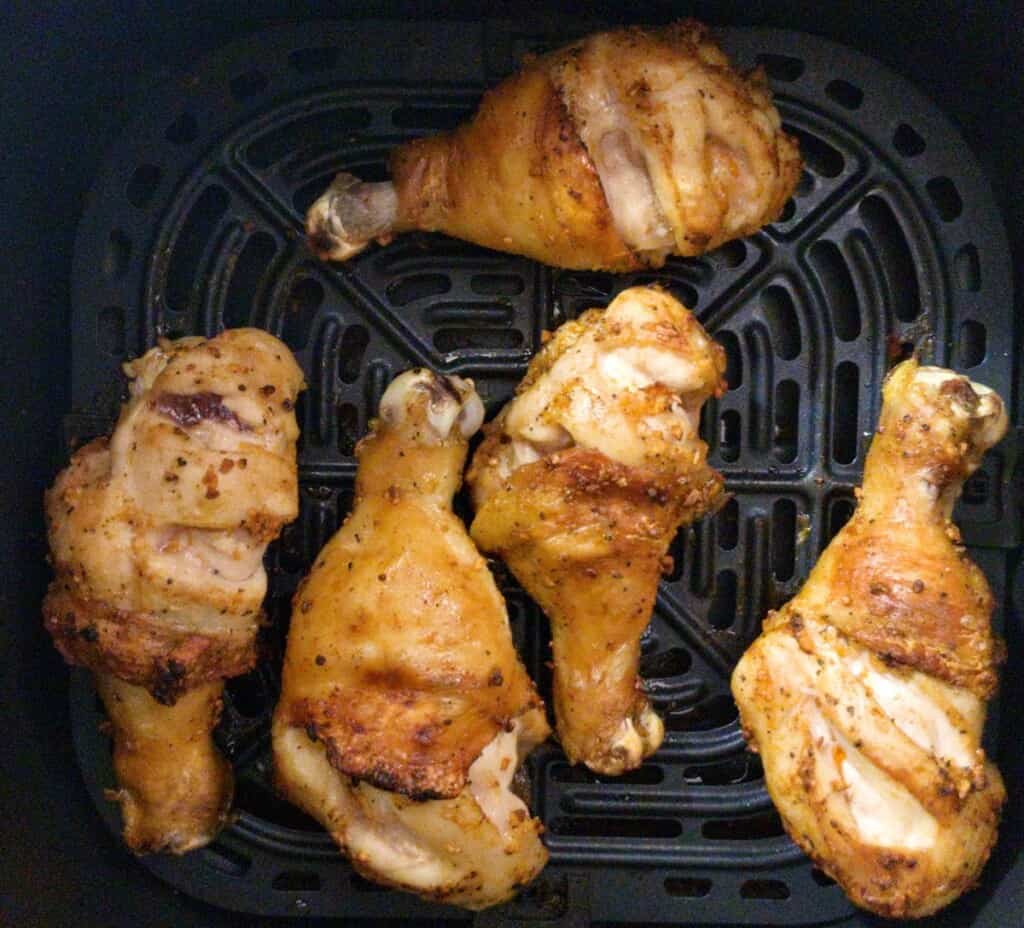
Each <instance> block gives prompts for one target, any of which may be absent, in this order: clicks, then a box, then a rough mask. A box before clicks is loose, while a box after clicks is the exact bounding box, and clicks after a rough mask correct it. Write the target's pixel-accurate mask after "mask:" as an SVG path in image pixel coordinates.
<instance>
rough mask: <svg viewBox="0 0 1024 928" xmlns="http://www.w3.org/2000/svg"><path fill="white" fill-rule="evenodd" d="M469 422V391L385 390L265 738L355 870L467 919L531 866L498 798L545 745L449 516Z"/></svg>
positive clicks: (423, 380)
mask: <svg viewBox="0 0 1024 928" xmlns="http://www.w3.org/2000/svg"><path fill="white" fill-rule="evenodd" d="M482 419H483V404H482V403H481V401H480V398H479V397H478V396H477V394H476V392H475V391H474V389H473V386H472V383H471V382H469V381H464V380H461V379H460V378H457V377H442V376H440V375H437V374H434V373H432V372H430V371H427V370H416V371H410V372H407V373H406V374H403V375H401V376H400V377H399V378H397V379H396V380H395V381H394V382H393V383H392V384H391V385H390V386H389V387H388V389H387V391H386V392H385V394H384V397H383V398H382V400H381V408H380V417H379V419H378V420H376V422H375V423H374V424H373V426H372V429H371V432H370V434H369V435H368V436H367V437H366V438H365V439H363V441H362V442H360V444H359V446H358V448H357V449H356V455H357V458H358V461H359V469H358V472H357V478H356V498H355V503H354V507H353V510H352V513H351V514H350V515H349V517H348V518H347V519H346V520H345V523H344V525H343V526H342V528H341V529H340V530H339V531H338V533H337V534H336V535H335V536H334V538H332V539H331V541H330V542H328V544H327V546H326V547H325V548H324V550H323V551H322V552H321V553H320V555H319V557H318V558H317V561H316V563H315V565H314V566H313V569H312V570H311V572H310V574H309V576H308V577H307V578H306V580H305V581H304V582H303V584H302V586H301V587H300V589H299V591H298V592H297V593H296V596H295V600H294V611H293V616H292V624H291V628H290V631H289V636H288V647H287V654H286V656H285V664H284V672H283V680H282V694H281V700H280V702H279V704H278V707H277V710H276V712H275V716H274V728H273V744H274V764H275V772H276V781H277V784H278V787H279V789H280V790H281V791H282V792H283V793H284V795H286V796H287V797H288V798H289V799H291V800H292V801H293V802H295V803H296V804H297V805H299V806H300V807H302V808H303V809H305V810H306V811H307V812H309V813H310V814H311V815H313V816H314V817H315V818H317V819H318V820H319V821H321V822H322V823H323V824H324V826H325V827H326V828H327V829H328V830H329V831H330V832H331V834H332V836H333V837H334V838H335V840H336V841H337V842H338V844H339V845H340V846H341V847H342V849H343V850H344V851H345V852H346V854H348V856H349V857H350V859H351V860H352V862H353V865H354V866H355V867H356V869H357V870H358V871H359V872H360V873H362V874H363V875H364V876H366V877H368V878H370V879H373V880H376V881H378V882H382V883H385V884H387V885H390V886H394V887H397V888H399V889H405V890H408V891H412V892H416V893H418V894H420V895H423V896H426V897H428V898H431V899H437V900H440V901H444V902H449V903H452V904H456V905H461V906H465V907H467V908H473V909H478V908H483V907H485V906H488V905H493V904H495V903H497V902H501V901H502V900H504V899H506V898H508V897H509V896H511V895H512V894H513V893H514V892H516V891H517V890H518V889H519V888H521V887H522V886H524V885H525V884H526V883H528V882H529V881H530V880H531V879H532V878H533V877H534V876H535V875H536V874H537V873H538V872H539V871H540V869H541V867H543V865H544V863H545V861H546V860H547V853H546V851H545V850H544V847H543V845H542V844H541V842H540V839H539V831H540V823H539V822H538V821H537V820H536V819H532V818H531V817H530V815H529V811H528V810H527V808H526V806H525V805H524V804H523V802H522V801H521V800H520V799H518V798H517V797H516V796H515V794H514V793H513V792H512V791H511V790H510V784H511V780H512V777H513V775H514V774H515V772H516V770H517V769H518V768H519V766H520V763H521V761H522V759H523V758H524V757H525V755H526V754H528V753H529V751H530V750H531V749H532V748H533V747H534V746H535V745H536V744H538V743H539V742H541V741H543V740H544V738H546V737H547V735H548V731H549V729H548V725H547V721H546V719H545V716H544V707H543V703H542V702H541V700H540V698H539V697H538V696H537V693H536V691H535V689H534V686H533V683H532V682H531V680H530V679H529V677H528V676H527V673H526V670H525V668H524V667H523V665H522V663H521V662H520V660H519V657H518V655H517V653H516V650H515V647H514V645H513V642H512V635H511V631H510V628H509V624H508V616H507V614H506V611H505V604H504V601H503V600H502V597H501V594H500V593H499V592H498V589H497V587H496V586H495V583H494V580H493V578H492V576H491V573H490V571H489V569H488V567H487V564H486V562H485V560H484V559H483V558H482V557H481V556H480V553H479V552H478V551H477V550H476V548H475V547H474V546H473V543H472V542H471V541H470V539H469V536H468V534H467V532H466V529H465V526H464V525H463V524H462V522H461V521H460V520H459V519H458V517H457V516H456V515H455V514H454V513H453V512H452V510H451V504H452V497H453V495H454V493H455V492H456V491H457V489H458V488H459V485H460V483H461V478H462V467H463V464H464V462H465V458H466V453H467V447H468V441H467V440H468V437H469V436H470V435H472V434H473V433H474V432H476V430H477V429H478V428H479V427H480V423H481V421H482Z"/></svg>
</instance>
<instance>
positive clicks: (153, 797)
mask: <svg viewBox="0 0 1024 928" xmlns="http://www.w3.org/2000/svg"><path fill="white" fill-rule="evenodd" d="M126 372H127V373H128V375H129V377H131V378H132V384H131V397H130V399H129V401H128V402H127V403H126V404H125V406H124V408H123V409H122V412H121V416H120V419H119V421H118V424H117V427H116V428H115V430H114V433H113V435H112V436H111V437H110V438H109V439H98V440H96V441H93V442H91V443H89V444H88V445H86V446H84V447H83V448H81V449H79V450H78V451H77V452H76V453H75V455H74V456H73V457H72V459H71V463H70V464H69V466H68V467H67V468H66V469H65V470H64V471H63V472H62V473H61V474H60V475H59V476H58V477H57V479H56V481H55V482H54V485H53V487H52V489H51V490H50V491H49V492H48V493H47V495H46V514H47V523H48V530H49V541H50V550H51V553H52V561H53V568H54V574H55V577H54V580H53V582H52V583H51V585H50V588H49V590H48V592H47V595H46V598H45V600H44V602H43V616H44V620H45V624H46V628H47V630H48V631H49V632H50V634H51V635H52V636H53V640H54V643H55V644H56V646H57V647H58V649H59V650H60V651H61V653H62V654H63V655H64V657H65V659H66V660H68V661H69V662H70V663H74V664H80V665H83V666H85V667H88V668H90V669H91V670H93V671H94V672H95V673H96V675H97V682H98V685H99V690H100V695H101V696H102V697H103V699H104V703H105V705H106V706H107V711H108V713H109V715H110V717H111V721H112V729H113V733H114V740H115V768H116V771H117V774H118V781H119V786H120V789H119V791H118V792H117V798H118V799H119V800H120V801H121V804H122V809H123V811H124V817H125V825H126V828H125V839H126V841H127V842H128V844H129V846H131V847H132V848H133V850H136V851H139V852H141V851H154V850H162V849H168V850H172V851H176V852H183V851H186V850H190V849H191V848H193V847H196V846H198V845H200V844H203V843H205V842H206V841H208V840H210V839H211V838H212V837H213V835H214V834H215V833H216V831H217V828H218V827H219V825H220V822H221V821H222V818H223V814H224V812H225V811H226V808H227V805H228V804H229V802H230V797H231V777H230V771H229V770H227V769H226V765H225V764H224V762H223V761H222V760H221V759H220V758H219V757H218V756H217V755H216V751H215V749H214V747H213V743H212V740H211V732H212V729H213V726H214V724H215V723H216V719H217V716H218V714H219V707H220V694H221V690H222V688H223V681H224V679H226V678H228V677H231V676H234V675H236V674H240V673H243V672H245V671H246V670H248V669H249V668H250V667H251V666H252V664H253V662H254V661H255V656H256V650H255V640H256V632H257V628H258V626H259V624H260V622H261V620H262V611H261V609H262V602H263V597H264V594H265V592H266V585H267V578H266V573H265V571H264V569H263V554H264V551H265V550H266V546H267V543H268V542H269V541H270V540H272V539H273V538H274V537H276V536H277V534H278V533H279V532H280V530H281V527H282V526H283V525H284V524H285V523H287V522H289V521H291V520H292V519H294V518H295V516H296V513H297V507H298V491H297V472H296V464H295V442H296V438H297V436H298V427H297V425H296V422H295V415H294V412H293V407H294V403H295V398H296V395H297V394H298V392H299V390H300V389H301V387H302V373H301V371H300V370H299V368H298V366H297V365H296V363H295V360H294V359H293V358H292V356H291V353H290V352H289V350H288V349H287V348H286V347H285V346H284V345H283V344H282V343H281V342H280V341H278V340H277V339H276V338H274V337H273V336H271V335H268V334H267V333H265V332H261V331H258V330H255V329H236V330H230V331H227V332H224V333H222V334H221V335H219V336H217V337H216V338H213V339H209V340H206V339H202V338H185V339H180V340H178V341H175V342H163V343H161V345H160V346H159V347H157V348H154V349H152V350H151V351H149V352H148V353H147V354H145V355H144V356H143V357H141V358H139V359H137V360H136V361H133V362H131V363H130V364H128V365H126ZM182 700H185V702H184V703H182Z"/></svg>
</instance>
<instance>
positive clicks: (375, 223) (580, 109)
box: [306, 20, 801, 271]
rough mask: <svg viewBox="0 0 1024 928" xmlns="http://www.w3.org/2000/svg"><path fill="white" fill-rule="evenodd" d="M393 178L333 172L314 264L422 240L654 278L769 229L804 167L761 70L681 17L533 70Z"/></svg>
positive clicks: (607, 37)
mask: <svg viewBox="0 0 1024 928" xmlns="http://www.w3.org/2000/svg"><path fill="white" fill-rule="evenodd" d="M390 169H391V176H392V181H391V182H385V183H363V182H360V181H359V180H358V178H355V177H353V176H352V175H351V174H344V173H343V174H339V175H338V176H337V178H336V179H335V181H334V183H333V184H332V185H331V187H330V188H329V189H328V190H327V192H326V193H325V194H324V195H323V196H321V197H320V199H318V200H317V201H316V202H315V203H314V204H313V206H312V207H311V208H310V210H309V213H308V214H307V217H306V231H307V234H308V238H309V243H310V247H311V248H312V250H313V251H314V252H315V253H316V254H317V255H319V256H320V257H321V258H324V259H327V258H330V259H333V260H336V261H344V260H347V259H348V258H350V257H352V256H353V255H355V254H358V253H359V252H360V251H362V250H363V248H365V247H366V245H367V244H368V243H369V242H371V241H373V240H374V239H377V240H378V241H387V240H388V239H390V237H391V236H392V235H394V234H395V233H399V232H405V231H409V230H412V229H425V230H430V231H440V232H445V233H447V234H449V235H453V236H455V237H457V238H462V239H466V240H468V241H471V242H476V243H477V244H480V245H485V246H487V247H489V248H495V249H498V250H500V251H510V252H513V253H516V254H522V255H527V256H528V257H531V258H535V259H537V260H538V261H543V262H545V263H547V264H553V265H557V266H559V267H567V268H584V269H587V268H589V269H606V270H612V271H627V270H633V269H636V268H639V267H643V266H650V267H660V266H661V265H662V264H663V263H664V261H665V258H666V257H667V256H668V255H671V254H676V255H698V254H702V253H703V252H705V251H709V250H711V249H712V248H716V247H718V246H719V245H721V244H722V243H723V242H727V241H729V240H730V239H734V238H739V237H741V236H744V235H749V234H751V233H753V232H756V231H757V230H758V229H759V228H761V226H763V225H765V224H766V223H769V222H771V221H773V220H774V219H775V218H776V217H777V216H778V215H779V213H780V212H781V210H782V208H783V206H784V205H785V203H786V200H787V199H788V198H789V196H790V195H791V194H792V192H793V189H794V187H795V186H796V182H797V180H798V179H799V177H800V170H801V162H800V156H799V152H798V150H797V145H796V142H795V140H794V139H793V138H792V137H790V136H788V135H786V134H785V133H784V132H783V131H782V129H781V124H780V120H779V114H778V112H777V110H776V109H775V107H774V106H773V105H772V102H771V95H770V93H769V91H768V86H767V82H766V81H765V78H764V75H763V73H762V72H761V71H760V70H756V71H753V72H751V73H749V74H747V75H739V74H737V73H736V72H735V71H733V70H732V69H731V67H730V65H729V61H728V59H727V58H726V56H725V55H724V54H723V53H722V51H721V49H720V48H719V47H718V46H717V45H716V44H715V42H714V41H713V40H712V38H711V37H710V35H709V34H708V31H707V29H706V28H705V27H704V26H702V25H701V24H700V23H697V22H694V21H693V20H686V21H683V22H679V23H676V24H674V25H671V26H667V27H664V28H661V29H650V30H645V29H639V28H635V27H634V28H630V29H621V30H616V31H613V32H603V33H599V34H597V35H592V36H590V37H588V38H585V39H583V40H581V41H578V42H575V43H573V44H572V45H569V46H567V47H565V48H562V49H559V50H557V51H554V52H552V53H550V54H548V55H545V56H543V57H541V58H537V59H533V60H531V61H528V62H527V63H526V65H525V66H524V67H523V69H522V70H521V71H520V72H519V73H518V74H516V75H514V76H513V77H510V78H509V79H508V80H506V81H505V82H504V83H502V84H500V85H499V86H498V87H496V88H494V89H493V90H491V91H490V92H489V93H487V94H486V95H485V96H484V98H483V101H482V103H481V104H480V108H479V110H478V111H477V113H476V115H475V116H474V118H473V119H472V120H471V121H470V122H468V123H466V124H464V125H462V126H460V127H459V128H458V129H456V130H455V131H454V132H451V133H445V134H443V135H439V136H434V137H432V138H425V139H418V140H416V141H413V142H409V143H407V144H405V145H402V146H400V147H398V148H396V149H395V150H394V151H393V152H392V154H391V161H390Z"/></svg>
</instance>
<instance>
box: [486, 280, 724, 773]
mask: <svg viewBox="0 0 1024 928" xmlns="http://www.w3.org/2000/svg"><path fill="white" fill-rule="evenodd" d="M724 367H725V361H724V353H723V352H722V349H721V348H720V347H719V346H717V345H716V344H715V343H714V342H712V341H711V339H710V338H708V336H707V334H706V333H705V332H704V330H703V329H702V328H701V326H700V324H699V323H698V322H697V321H696V319H694V317H693V316H692V314H691V313H690V312H689V311H688V310H687V309H686V308H685V307H684V306H683V305H682V304H681V303H679V302H678V301H677V300H675V299H674V298H673V297H672V296H670V295H669V294H668V293H665V292H664V291H662V290H659V289H656V288H652V287H637V288H632V289H629V290H626V291H624V292H623V293H621V294H620V295H619V296H618V297H617V298H616V299H615V300H614V301H613V302H612V304H611V305H610V306H609V307H608V308H607V309H606V310H599V309H594V310H590V311H589V312H587V313H585V314H584V315H583V316H581V317H580V319H579V320H577V321H575V322H569V323H567V324H566V325H564V326H562V327H561V328H560V329H559V330H558V331H557V332H556V333H555V335H554V336H553V337H552V338H551V339H550V341H548V343H547V344H546V346H545V347H544V349H543V350H542V351H541V352H540V353H539V354H538V355H537V357H536V358H534V360H533V361H532V362H531V364H530V367H529V370H528V371H527V375H526V378H525V379H524V380H523V382H522V383H521V384H520V386H519V388H518V390H517V393H516V397H515V399H514V400H512V402H510V403H509V404H508V405H507V406H506V407H505V409H504V410H503V411H502V412H501V413H500V414H499V416H498V418H497V419H496V420H495V422H494V423H492V424H491V425H490V426H489V427H488V428H487V430H486V432H487V437H486V438H485V440H484V442H483V444H482V445H481V446H480V448H479V449H478V451H477V453H476V455H475V456H474V458H473V463H472V466H471V467H470V470H469V473H468V475H467V480H468V482H469V485H470V488H471V489H472V493H473V500H474V503H475V505H476V508H477V514H476V518H475V519H474V521H473V525H472V529H471V532H472V536H473V539H474V540H475V541H476V542H477V544H479V545H480V547H481V549H483V550H484V551H490V552H494V553H496V554H499V555H500V556H501V557H502V558H503V559H504V560H505V562H506V563H507V564H508V565H509V567H510V568H511V570H512V572H513V573H514V574H515V576H516V578H517V579H518V580H519V582H520V583H522V585H523V587H524V588H525V589H526V591H527V592H528V593H529V594H530V595H531V596H532V597H533V598H534V599H535V600H536V601H537V603H538V604H539V605H540V606H541V608H542V609H543V610H544V612H545V613H546V614H547V616H548V618H549V619H550V620H551V631H552V639H553V648H554V703H555V718H556V728H557V731H558V738H559V740H560V741H561V743H562V747H563V748H564V749H565V752H566V754H567V755H568V757H569V759H570V760H572V761H573V762H583V763H585V764H587V766H589V767H590V768H591V769H593V770H596V771H599V772H601V773H606V774H618V773H622V772H624V771H626V770H629V769H632V768H634V767H636V766H638V765H639V764H640V763H641V761H642V760H643V758H644V757H646V756H648V755H649V754H651V753H652V752H653V751H655V750H656V749H657V748H658V746H659V745H660V744H661V741H662V738H663V736H664V726H663V725H662V722H661V719H660V718H658V716H657V715H656V714H655V712H654V711H653V710H652V709H651V707H650V705H649V704H648V701H647V698H646V696H645V695H644V692H643V688H642V685H641V683H640V680H639V678H638V676H637V671H638V664H639V659H640V635H641V633H642V632H643V630H644V628H645V627H646V626H647V623H648V622H649V620H650V617H651V612H652V610H653V608H654V600H655V596H656V595H657V589H658V581H659V579H660V577H661V574H662V572H663V571H664V569H665V567H666V553H667V551H668V547H669V545H670V543H671V541H672V538H673V537H674V535H675V533H676V532H677V531H678V529H679V528H680V526H682V525H685V524H688V523H690V522H692V521H693V520H695V519H697V518H699V517H700V516H701V515H703V514H704V513H706V512H708V511H709V510H711V509H713V508H714V507H715V506H716V505H717V504H718V503H719V501H720V500H721V498H722V481H721V478H720V477H719V475H718V474H716V473H715V472H714V471H713V470H712V469H711V468H709V467H708V466H707V463H706V454H707V447H706V446H705V444H704V442H702V441H701V440H700V438H699V437H698V435H697V427H698V420H699V416H700V407H701V405H702V404H703V402H704V401H705V400H706V399H707V398H708V396H710V395H712V394H713V393H717V392H720V391H721V390H723V389H724V382H723V380H722V374H723V371H724Z"/></svg>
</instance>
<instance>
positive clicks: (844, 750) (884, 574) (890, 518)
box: [732, 361, 1007, 918]
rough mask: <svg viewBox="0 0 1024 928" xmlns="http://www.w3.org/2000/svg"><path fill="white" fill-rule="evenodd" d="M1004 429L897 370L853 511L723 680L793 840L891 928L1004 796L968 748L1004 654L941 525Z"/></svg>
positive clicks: (956, 544)
mask: <svg viewBox="0 0 1024 928" xmlns="http://www.w3.org/2000/svg"><path fill="white" fill-rule="evenodd" d="M1006 421H1007V420H1006V414H1005V412H1004V410H1003V404H1002V402H1001V400H1000V399H999V397H998V396H997V395H996V394H995V393H993V392H992V391H991V390H989V389H988V388H986V387H983V386H980V385H978V384H975V383H972V382H971V381H969V380H968V379H967V378H966V377H962V376H959V375H957V374H955V373H953V372H952V371H947V370H943V369H941V368H935V367H919V366H918V364H917V362H915V361H906V362H904V363H903V364H901V365H900V366H899V367H897V368H896V369H895V370H893V372H892V373H891V374H890V376H889V378H888V380H887V381H886V384H885V388H884V391H883V406H882V414H881V420H880V422H879V425H878V432H877V434H876V436H875V440H874V442H873V443H872V445H871V450H870V451H869V453H868V457H867V461H866V465H865V470H864V488H863V490H862V491H861V493H860V504H859V506H858V508H857V511H856V512H855V513H854V515H853V517H852V518H851V520H850V521H849V522H848V523H847V524H846V525H845V526H844V527H843V529H842V531H841V532H840V533H839V534H838V535H837V536H836V537H835V539H833V541H832V543H831V544H830V545H829V546H828V548H827V549H826V550H825V552H824V553H823V554H822V556H821V558H820V560H819V561H818V564H817V566H816V567H815V568H814V570H813V571H812V572H811V575H810V577H808V579H807V582H806V583H805V584H804V587H803V589H802V590H801V591H800V592H799V593H798V594H797V596H796V597H794V598H793V599H792V600H791V601H790V602H789V603H787V604H786V606H784V607H783V608H782V609H780V610H779V611H778V612H773V613H771V614H769V616H768V618H767V619H766V620H765V624H764V632H763V634H762V635H761V637H760V638H758V639H757V641H755V642H754V644H753V645H751V647H750V649H749V650H748V651H747V653H746V654H745V655H744V657H743V659H742V660H741V661H740V663H739V665H738V666H737V667H736V670H735V672H734V674H733V678H732V688H733V693H734V694H735V696H736V702H737V703H738V705H739V707H740V714H741V718H742V721H743V726H744V730H745V732H746V734H747V737H748V739H749V741H750V744H751V747H752V749H753V750H757V751H759V752H760V753H761V756H762V758H763V760H764V768H765V778H766V780H767V784H768V791H769V792H770V793H771V796H772V799H773V800H774V801H775V805H776V806H777V807H778V809H779V812H780V814H781V815H782V819H783V822H784V823H785V825H786V828H787V830H788V831H789V833H790V835H791V836H792V837H793V840H795V841H796V842H797V843H798V844H799V845H800V846H801V847H802V848H803V849H804V850H805V851H806V852H807V853H808V854H809V855H810V856H811V857H813V858H814V860H815V861H816V862H817V863H818V865H819V866H820V867H821V868H822V869H823V870H825V871H826V872H827V873H828V874H829V875H830V876H832V877H833V878H834V879H835V880H836V881H837V882H838V883H839V884H840V885H841V886H842V887H843V889H844V890H845V891H846V893H847V895H848V896H849V897H850V898H851V899H852V900H853V901H854V902H855V903H857V905H860V906H863V907H864V908H866V909H870V910H872V911H874V912H877V913H879V914H881V915H886V916H889V917H892V918H908V917H909V918H917V917H921V916H924V915H928V914H930V913H932V912H935V911H936V910H937V909H940V908H942V906H944V905H947V904H948V903H950V902H951V901H952V900H954V899H955V898H956V897H957V896H959V895H960V894H961V893H962V892H964V890H966V889H968V888H969V887H970V886H971V885H972V884H973V883H974V881H975V880H976V879H977V877H978V874H979V872H980V871H981V868H982V866H983V865H984V863H985V861H986V860H987V859H988V855H989V852H990V851H991V849H992V846H993V844H994V843H995V840H996V827H997V825H998V821H999V810H1000V807H1001V806H1002V804H1003V801H1004V799H1005V791H1004V789H1003V783H1002V780H1001V778H1000V776H999V772H998V770H996V768H995V766H994V765H993V764H992V763H991V762H990V761H988V760H987V759H986V757H985V753H984V751H983V750H982V748H981V732H982V728H983V725H984V721H985V700H987V699H988V698H989V697H990V696H991V695H992V693H993V690H994V689H995V687H996V682H997V679H996V667H997V664H998V662H999V660H1000V659H1001V653H1002V652H1001V645H1000V643H999V642H998V640H997V639H996V638H995V637H994V636H993V634H992V631H991V629H990V626H989V618H990V615H991V612H992V606H993V604H992V596H991V594H990V592H989V589H988V585H987V584H986V582H985V578H984V576H983V575H982V573H981V571H980V570H979V569H978V568H977V567H976V566H975V565H974V564H973V563H972V562H971V561H970V560H969V559H968V557H967V554H966V552H965V551H964V549H963V547H962V546H961V545H960V541H959V533H958V532H957V530H956V527H955V526H954V525H953V523H952V522H951V521H950V517H951V514H952V511H953V504H954V502H955V501H956V499H957V497H958V496H959V495H960V488H961V486H962V484H963V481H964V480H965V478H966V477H968V476H969V475H970V474H971V473H972V472H973V471H974V470H975V468H977V466H978V464H979V463H980V461H981V458H982V455H983V454H984V453H985V451H986V450H987V449H988V448H990V447H991V446H992V445H994V444H995V443H996V442H997V441H999V439H1000V438H1001V437H1002V435H1003V433H1004V432H1005V430H1006Z"/></svg>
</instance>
